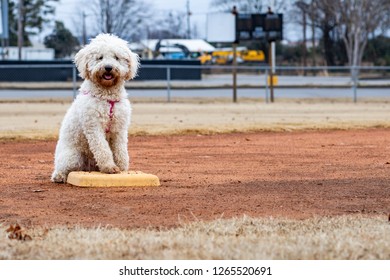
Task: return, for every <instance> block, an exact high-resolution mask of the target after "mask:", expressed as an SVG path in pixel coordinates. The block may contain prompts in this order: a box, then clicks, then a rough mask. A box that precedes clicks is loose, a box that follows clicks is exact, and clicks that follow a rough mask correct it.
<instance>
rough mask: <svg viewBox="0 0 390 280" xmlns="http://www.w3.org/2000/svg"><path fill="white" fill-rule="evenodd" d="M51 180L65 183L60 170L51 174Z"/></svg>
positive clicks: (64, 177) (63, 175)
mask: <svg viewBox="0 0 390 280" xmlns="http://www.w3.org/2000/svg"><path fill="white" fill-rule="evenodd" d="M51 181H52V182H54V183H65V182H66V175H65V174H63V173H62V172H57V171H54V172H53V174H52V175H51Z"/></svg>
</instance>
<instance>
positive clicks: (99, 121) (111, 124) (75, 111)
mask: <svg viewBox="0 0 390 280" xmlns="http://www.w3.org/2000/svg"><path fill="white" fill-rule="evenodd" d="M74 62H75V64H76V66H77V69H78V70H79V72H80V76H81V77H82V78H83V79H84V82H83V83H82V85H81V87H80V93H79V94H78V96H77V98H76V99H75V100H74V102H73V103H72V105H71V107H70V108H69V110H68V111H67V113H66V115H65V118H64V120H63V122H62V125H61V129H60V134H59V140H58V143H57V147H56V151H55V160H54V165H55V167H54V172H53V174H52V177H51V180H52V181H53V182H57V183H65V182H66V179H67V176H68V174H69V172H71V171H100V172H104V173H118V172H120V171H126V170H128V167H129V154H128V151H127V141H128V140H127V136H128V127H129V125H130V117H131V107H130V102H129V100H128V98H127V93H126V90H125V87H124V85H125V81H126V80H130V79H133V78H134V77H135V76H136V74H137V70H138V67H139V58H138V56H137V55H136V54H135V53H133V52H132V51H131V50H130V49H129V48H128V46H127V42H126V41H124V40H122V39H120V38H118V37H116V36H115V35H111V34H100V35H98V36H97V37H96V38H94V39H92V40H91V42H90V43H89V44H88V45H86V46H85V47H84V48H82V49H81V50H80V51H79V52H78V53H77V54H76V56H75V59H74Z"/></svg>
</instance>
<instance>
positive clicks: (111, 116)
mask: <svg viewBox="0 0 390 280" xmlns="http://www.w3.org/2000/svg"><path fill="white" fill-rule="evenodd" d="M82 94H83V95H91V96H92V97H95V98H97V97H96V96H94V95H92V94H91V93H90V92H89V91H82ZM119 101H120V100H107V102H108V104H110V112H109V114H108V116H109V117H110V120H109V121H108V124H107V126H106V129H105V132H106V133H110V131H111V123H112V119H113V117H114V107H115V103H118V102H119Z"/></svg>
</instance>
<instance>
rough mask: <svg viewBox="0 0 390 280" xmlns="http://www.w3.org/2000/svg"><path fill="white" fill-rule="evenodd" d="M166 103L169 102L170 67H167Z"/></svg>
mask: <svg viewBox="0 0 390 280" xmlns="http://www.w3.org/2000/svg"><path fill="white" fill-rule="evenodd" d="M167 101H168V102H171V67H170V66H169V65H168V66H167Z"/></svg>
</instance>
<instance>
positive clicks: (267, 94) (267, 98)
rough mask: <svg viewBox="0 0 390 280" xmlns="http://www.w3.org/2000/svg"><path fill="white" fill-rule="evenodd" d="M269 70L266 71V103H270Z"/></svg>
mask: <svg viewBox="0 0 390 280" xmlns="http://www.w3.org/2000/svg"><path fill="white" fill-rule="evenodd" d="M268 90H269V89H268V68H266V69H265V103H269V92H268Z"/></svg>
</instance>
